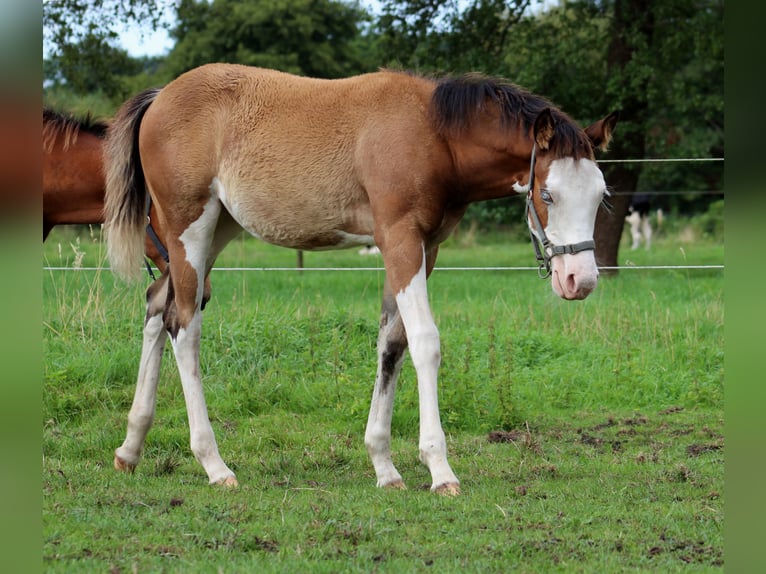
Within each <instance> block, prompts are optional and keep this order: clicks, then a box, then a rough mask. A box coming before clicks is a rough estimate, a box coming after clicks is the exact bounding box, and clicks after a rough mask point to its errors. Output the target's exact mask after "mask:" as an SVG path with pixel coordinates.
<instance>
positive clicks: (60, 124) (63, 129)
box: [43, 107, 108, 152]
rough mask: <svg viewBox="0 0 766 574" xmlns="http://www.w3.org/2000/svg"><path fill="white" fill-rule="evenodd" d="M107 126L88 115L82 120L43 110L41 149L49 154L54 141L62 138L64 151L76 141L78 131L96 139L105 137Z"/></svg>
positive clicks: (50, 110)
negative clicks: (91, 135)
mask: <svg viewBox="0 0 766 574" xmlns="http://www.w3.org/2000/svg"><path fill="white" fill-rule="evenodd" d="M107 127H108V124H107V123H106V122H103V121H100V120H96V119H94V118H93V117H92V116H91V115H90V113H88V114H87V115H86V116H85V117H83V118H77V117H75V116H73V115H72V114H63V113H61V112H57V111H55V110H52V109H50V108H45V107H44V108H43V149H44V150H45V151H46V152H50V151H51V150H52V149H53V146H54V144H55V143H56V139H57V138H58V137H59V136H61V137H63V138H64V143H63V148H64V150H66V149H67V148H69V146H70V145H74V143H75V142H76V141H77V135H78V134H79V133H80V131H84V132H87V133H89V134H93V135H94V136H96V137H100V138H103V137H105V136H106V130H107Z"/></svg>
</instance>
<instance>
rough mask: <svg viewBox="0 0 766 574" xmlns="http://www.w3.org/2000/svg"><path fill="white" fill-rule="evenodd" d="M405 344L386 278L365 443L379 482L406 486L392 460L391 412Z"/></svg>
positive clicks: (393, 486)
mask: <svg viewBox="0 0 766 574" xmlns="http://www.w3.org/2000/svg"><path fill="white" fill-rule="evenodd" d="M406 348H407V336H406V335H405V333H404V323H402V318H401V316H400V315H399V310H398V309H397V307H396V301H395V300H394V296H393V293H391V290H390V286H389V284H388V281H386V284H385V287H384V293H383V309H382V312H381V316H380V331H379V332H378V372H377V375H376V376H375V389H374V390H373V393H372V404H371V405H370V415H369V417H368V419H367V430H366V432H365V435H364V443H365V445H366V446H367V452H368V453H369V455H370V458H371V459H372V465H373V467H374V468H375V474H376V476H377V479H378V482H377V484H378V486H383V487H389V488H405V486H404V482H403V481H402V477H401V475H400V474H399V472H398V471H397V470H396V468H395V467H394V463H393V462H392V461H391V416H392V414H393V408H394V394H395V392H396V379H397V378H398V376H399V371H400V370H401V368H402V363H403V360H404V351H405V349H406Z"/></svg>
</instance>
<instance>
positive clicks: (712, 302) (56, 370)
mask: <svg viewBox="0 0 766 574" xmlns="http://www.w3.org/2000/svg"><path fill="white" fill-rule="evenodd" d="M103 252H104V247H103V244H102V243H101V242H100V241H99V238H98V235H97V234H95V235H94V236H91V235H89V234H88V233H82V234H79V235H78V234H77V233H75V231H73V230H71V229H63V230H55V231H54V232H53V233H52V234H51V237H50V238H49V240H48V242H47V243H46V244H45V257H44V262H43V263H44V264H45V265H49V266H63V267H68V268H72V267H98V266H101V265H104V264H105V262H104V257H103ZM295 260H296V255H295V253H294V252H292V251H287V250H282V249H277V248H273V247H270V246H267V245H264V244H262V243H259V242H257V241H255V240H252V239H245V240H242V241H238V242H236V243H235V244H233V245H231V246H230V247H229V249H227V250H226V251H225V252H224V254H223V255H222V257H221V259H220V260H219V265H220V266H229V267H237V266H243V265H244V266H249V267H294V266H295ZM621 261H622V263H624V264H626V265H631V264H635V265H644V264H653V265H654V264H666V265H673V264H715V263H721V262H722V261H723V246H722V245H720V244H717V243H714V242H710V241H705V240H697V241H688V240H687V238H685V237H681V236H674V237H659V238H658V240H657V242H656V246H655V248H653V249H652V250H651V251H649V252H646V251H643V250H639V251H635V252H631V251H630V250H629V249H627V248H624V249H623V251H622V252H621ZM532 262H533V254H532V248H531V246H530V245H529V244H526V243H518V244H517V243H512V244H507V243H506V242H503V241H501V240H499V239H495V238H492V237H478V238H476V237H466V236H463V237H462V238H461V239H460V240H450V242H448V244H447V245H445V247H444V248H443V250H442V253H441V255H440V259H439V265H438V266H440V267H461V266H474V267H484V266H488V267H495V266H529V265H531V264H532ZM305 265H306V266H307V267H372V268H374V267H378V266H380V265H381V263H380V260H379V259H378V258H376V257H374V256H373V257H361V256H359V255H357V254H356V252H355V251H353V250H352V251H343V252H328V253H307V254H306V255H305ZM211 277H212V283H213V299H212V300H211V303H210V305H209V307H208V308H207V309H206V310H205V318H204V326H203V341H202V357H201V362H202V369H203V373H204V375H203V378H204V382H205V385H206V396H207V400H208V408H209V411H210V416H211V420H212V422H213V426H214V428H215V430H216V434H217V438H218V443H219V447H220V450H221V453H222V455H223V457H224V459H225V460H226V462H227V463H228V464H229V465H230V466H231V467H232V468H233V470H234V471H235V472H236V473H237V476H238V478H239V481H240V484H241V487H240V488H239V489H238V490H237V491H224V490H221V489H217V488H214V487H211V486H209V485H207V481H206V477H205V474H204V472H203V471H202V469H201V467H200V466H199V465H198V464H197V463H196V461H195V460H194V458H193V456H192V455H191V453H190V451H189V448H188V426H187V421H186V412H185V407H184V403H183V395H182V392H181V387H180V382H179V379H178V375H177V371H176V369H175V365H174V361H173V357H172V353H170V351H166V355H167V356H166V357H165V362H164V365H163V375H162V381H161V383H160V389H159V400H158V410H157V417H156V421H155V426H154V428H153V429H152V432H151V433H150V434H149V437H148V440H147V445H146V450H145V454H144V459H143V461H142V463H141V464H140V465H139V467H138V469H137V470H136V473H135V474H134V475H123V474H119V473H117V472H115V471H114V470H113V469H112V467H111V464H112V453H113V450H114V448H115V447H116V446H118V445H119V444H120V443H121V442H122V439H123V438H124V432H125V424H126V417H127V412H128V410H129V408H130V402H131V400H132V396H133V390H134V383H135V376H136V371H137V363H138V355H139V351H140V338H141V320H142V317H143V295H144V294H143V292H144V289H145V285H125V284H122V283H118V282H116V281H115V280H114V279H113V277H112V276H111V273H110V272H108V271H99V270H89V271H49V272H46V273H45V276H44V286H43V289H44V310H43V318H44V324H43V342H44V357H45V375H44V376H45V382H44V387H43V413H42V423H43V454H44V459H43V566H44V569H45V571H50V572H93V571H99V572H101V571H111V572H256V571H257V572H373V571H377V572H436V571H439V572H530V573H531V572H625V571H636V572H643V571H655V572H672V571H684V572H686V571H694V572H705V571H719V570H721V569H722V566H723V533H722V524H723V501H724V490H723V466H724V465H723V461H724V456H723V447H724V437H723V378H724V376H723V319H724V317H723V272H722V271H721V270H661V271H650V270H638V269H625V270H624V271H622V272H621V273H620V274H619V275H618V276H616V277H610V278H606V279H604V280H602V282H601V284H600V285H599V287H598V289H597V290H596V292H595V293H594V294H593V295H591V297H589V298H588V299H587V300H586V301H583V302H577V303H569V302H565V301H561V300H559V299H558V298H557V297H556V296H555V295H554V294H553V293H552V291H551V289H550V285H549V283H548V282H543V281H541V280H539V279H538V278H537V276H536V273H535V272H534V271H450V270H444V269H441V270H440V269H437V271H435V273H434V275H433V277H432V278H431V280H430V281H429V289H430V297H431V301H432V306H433V310H434V315H435V317H436V320H437V323H438V325H439V327H440V331H441V335H442V354H443V361H442V369H441V380H440V407H441V413H442V421H443V424H444V427H445V431H446V432H447V435H448V448H449V452H450V461H451V463H452V467H453V469H454V470H455V472H456V474H457V475H458V477H459V478H460V479H461V483H462V490H463V494H462V495H461V496H460V497H458V498H442V497H439V496H435V495H433V494H432V493H430V492H429V491H428V483H429V475H428V472H427V469H425V467H423V466H422V465H420V464H419V463H418V462H417V428H418V426H417V425H418V420H417V412H418V411H417V391H416V385H415V376H414V370H413V369H412V367H411V365H410V364H409V362H406V363H405V368H404V369H403V372H402V375H401V378H400V386H399V392H398V394H397V401H396V409H395V413H394V423H393V426H394V429H393V430H394V439H393V450H394V456H395V463H396V464H397V467H398V468H399V470H400V472H401V473H402V475H403V477H404V480H405V482H406V483H407V484H408V487H409V489H408V490H407V491H396V492H389V491H383V490H379V489H376V488H375V486H374V484H375V476H374V472H373V470H372V466H371V464H370V463H369V461H368V458H367V454H366V452H365V449H364V444H363V434H364V425H365V423H366V416H367V409H368V407H369V400H370V396H371V392H372V380H373V378H374V373H375V342H376V337H377V323H378V311H379V304H380V295H381V290H382V285H383V273H382V271H380V270H374V269H373V270H369V271H331V272H330V271H322V272H319V271H311V270H308V269H307V270H304V271H303V272H302V273H298V272H296V271H268V272H264V271H215V272H213V274H212V276H211Z"/></svg>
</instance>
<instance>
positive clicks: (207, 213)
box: [164, 195, 237, 486]
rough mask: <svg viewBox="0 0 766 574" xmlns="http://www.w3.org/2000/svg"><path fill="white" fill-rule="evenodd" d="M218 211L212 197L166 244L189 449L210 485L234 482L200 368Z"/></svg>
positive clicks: (171, 327) (169, 314)
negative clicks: (203, 307) (210, 414)
mask: <svg viewBox="0 0 766 574" xmlns="http://www.w3.org/2000/svg"><path fill="white" fill-rule="evenodd" d="M220 213H221V203H220V201H219V200H218V198H217V197H216V196H215V195H212V196H211V197H210V198H209V200H208V202H207V203H206V204H205V207H204V209H203V212H202V214H201V215H200V216H199V217H198V218H197V219H196V220H195V221H193V222H191V223H190V224H189V225H188V226H187V227H186V228H185V229H184V230H183V233H181V234H180V236H179V237H178V238H177V239H174V240H172V241H170V242H169V243H170V245H169V250H170V279H171V282H172V284H171V286H170V288H171V289H172V290H173V291H172V292H171V295H172V300H170V298H169V300H168V305H167V306H166V308H165V316H164V319H165V326H166V328H167V329H168V332H169V333H170V337H171V343H172V345H173V350H174V352H175V356H176V362H177V364H178V371H179V374H180V376H181V384H182V386H183V391H184V398H185V399H186V411H187V414H188V417H189V433H190V443H191V450H192V452H193V453H194V456H195V458H196V459H197V460H198V461H199V463H200V464H201V465H202V467H203V468H204V469H205V472H206V473H207V475H208V479H209V481H210V483H211V484H223V485H227V486H236V485H237V479H236V477H235V476H234V472H232V471H231V469H229V467H228V466H226V463H224V462H223V459H222V458H221V455H220V454H219V453H218V445H217V443H216V440H215V435H214V433H213V427H212V425H211V424H210V418H209V417H208V411H207V405H206V404H205V396H204V393H203V390H202V380H201V378H200V367H199V346H200V334H201V329H202V310H201V305H202V297H203V291H204V280H205V275H206V273H207V271H208V269H209V266H210V265H212V262H213V260H214V259H215V255H216V254H217V253H218V251H220V249H222V248H223V246H224V245H225V243H226V241H227V240H228V236H227V237H226V238H223V239H221V238H220V237H216V228H217V226H218V219H219V216H220ZM219 239H220V241H219Z"/></svg>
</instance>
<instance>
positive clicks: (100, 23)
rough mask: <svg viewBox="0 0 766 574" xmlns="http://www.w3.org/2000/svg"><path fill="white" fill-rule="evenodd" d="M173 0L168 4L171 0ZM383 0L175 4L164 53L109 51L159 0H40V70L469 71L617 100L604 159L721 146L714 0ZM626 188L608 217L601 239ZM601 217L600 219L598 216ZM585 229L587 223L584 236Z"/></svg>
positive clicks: (617, 227) (671, 205)
mask: <svg viewBox="0 0 766 574" xmlns="http://www.w3.org/2000/svg"><path fill="white" fill-rule="evenodd" d="M168 1H170V0H168ZM540 4H541V3H540V2H539V1H538V0H511V1H507V0H505V1H504V0H439V1H437V0H384V1H383V2H382V3H381V11H380V13H378V14H375V15H371V14H368V13H367V12H366V11H365V10H364V9H362V8H361V7H360V4H359V3H358V2H352V1H342V0H274V1H272V2H249V1H245V0H210V1H207V0H180V1H179V2H177V3H176V4H175V6H176V13H177V18H176V23H175V25H174V27H173V28H172V30H171V35H172V37H173V38H174V39H175V41H176V44H175V46H174V48H173V49H172V50H171V52H170V54H168V56H167V57H164V58H159V59H146V58H144V59H142V60H135V59H133V58H130V57H129V56H128V55H127V54H125V53H124V51H121V50H120V49H118V48H116V47H115V46H116V44H115V40H116V32H114V27H113V26H114V23H115V22H120V21H130V20H131V19H133V20H136V19H137V20H140V21H143V22H147V23H148V25H149V26H156V25H158V22H159V18H160V12H161V10H159V9H158V8H157V7H158V6H161V5H162V3H158V2H150V1H148V0H105V1H104V2H96V1H95V0H52V1H51V2H48V3H46V4H45V5H44V30H45V41H46V42H47V43H48V44H49V45H51V46H55V47H56V49H55V50H51V49H50V48H49V49H48V53H49V54H51V55H52V57H51V58H49V60H48V61H46V63H45V77H46V79H47V82H48V84H49V85H52V86H53V87H54V88H53V89H57V90H63V89H67V90H71V91H72V92H73V93H76V94H79V97H81V98H83V99H84V98H86V95H87V97H90V96H91V95H92V94H93V93H103V94H105V95H106V96H107V97H109V98H111V100H112V101H113V102H114V105H115V107H116V105H117V104H119V102H120V101H121V100H122V99H124V98H125V97H127V95H129V94H130V93H135V92H137V91H139V90H140V89H143V88H145V87H149V86H150V85H161V84H163V83H166V82H167V81H170V80H171V79H173V78H174V77H176V76H177V75H179V74H181V73H182V72H184V71H186V70H188V69H190V68H192V67H195V66H198V65H201V64H204V63H207V62H215V61H227V62H238V63H242V64H248V65H257V66H265V67H270V68H276V69H280V70H285V71H288V72H293V73H297V74H303V75H311V76H316V77H326V78H333V77H341V76H347V75H351V74H355V73H358V72H363V71H370V70H374V69H376V68H378V67H381V66H396V67H402V68H407V69H410V70H413V71H416V72H426V73H430V72H435V73H450V72H454V73H460V72H466V71H478V72H483V73H486V74H491V75H498V76H503V77H506V78H509V79H511V80H512V81H515V82H517V83H519V84H521V85H523V86H525V87H527V88H529V89H531V90H532V91H534V92H537V93H539V94H542V95H544V96H546V97H548V98H549V99H551V100H552V101H553V102H555V103H556V104H557V105H559V106H560V107H561V108H562V109H564V110H565V111H566V112H568V113H569V114H570V115H571V116H573V117H574V118H576V119H577V120H578V121H579V122H580V123H581V124H583V125H585V124H587V123H590V122H592V121H594V120H596V119H598V118H600V117H602V116H604V115H605V114H606V113H608V112H610V111H612V110H615V109H619V110H621V111H622V114H621V118H620V122H619V125H618V130H617V133H616V135H615V138H614V142H613V145H612V150H611V152H610V155H609V156H608V158H610V159H621V158H622V159H636V158H643V157H657V158H672V157H722V156H723V141H724V140H723V11H724V3H723V1H722V0H663V1H662V2H660V1H659V0H572V1H565V2H560V3H559V4H558V5H556V6H554V7H553V8H548V9H544V10H543V9H541V6H540ZM605 170H606V173H607V182H608V183H609V184H610V185H612V187H613V188H614V189H615V191H618V192H620V193H631V192H633V191H647V190H654V191H667V190H680V191H684V190H689V191H701V190H716V189H722V185H723V183H722V169H721V165H720V164H717V165H716V164H622V165H620V164H609V165H607V164H605ZM714 199H716V197H715V196H705V195H699V194H694V195H692V194H689V195H687V196H684V195H673V196H666V197H664V198H663V199H662V201H661V202H660V203H658V206H659V205H661V206H662V207H663V208H665V209H666V210H670V211H673V210H676V211H681V212H699V211H704V210H705V209H706V207H707V205H708V203H709V202H710V201H712V200H714ZM628 201H629V197H626V196H615V197H614V202H613V203H614V207H615V209H614V211H613V213H612V214H606V216H608V217H609V218H611V219H610V221H611V222H612V223H611V225H612V228H609V230H608V234H609V235H610V237H611V239H610V241H611V242H612V244H613V245H612V247H610V248H609V249H610V250H611V253H610V257H611V256H614V257H616V243H615V241H616V242H619V235H620V232H621V229H622V216H623V214H624V210H625V209H627V203H628ZM522 203H523V202H520V201H515V200H514V199H508V200H500V201H496V202H489V203H487V204H480V205H475V206H472V207H471V211H469V216H470V217H473V218H474V219H475V220H478V221H480V222H484V223H488V224H496V223H502V222H520V221H522V220H523V219H522V217H523V216H522V214H521V211H522V209H523V205H522ZM600 217H601V218H602V221H601V225H602V228H603V229H607V228H608V227H609V226H608V225H605V224H604V221H603V217H604V216H603V215H602V216H600ZM597 234H598V232H597Z"/></svg>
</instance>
